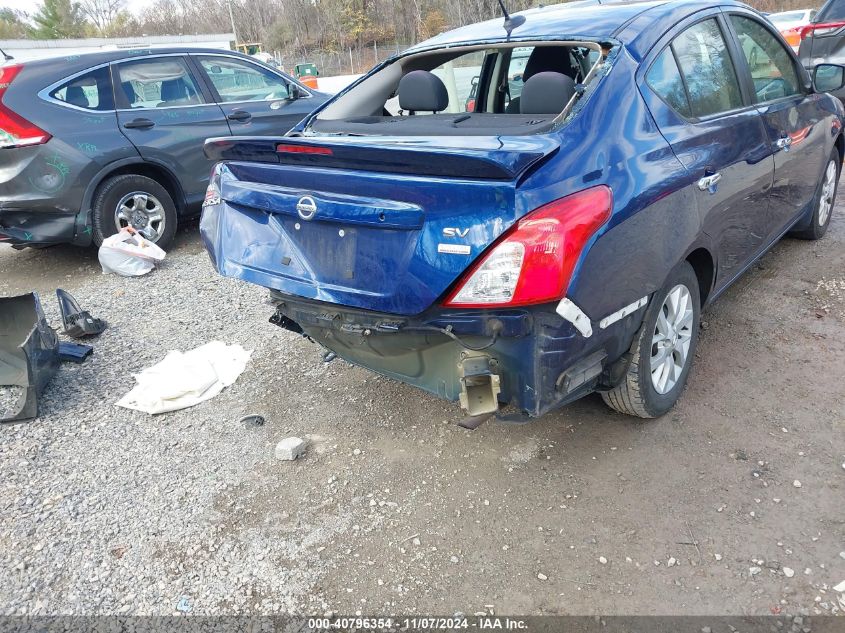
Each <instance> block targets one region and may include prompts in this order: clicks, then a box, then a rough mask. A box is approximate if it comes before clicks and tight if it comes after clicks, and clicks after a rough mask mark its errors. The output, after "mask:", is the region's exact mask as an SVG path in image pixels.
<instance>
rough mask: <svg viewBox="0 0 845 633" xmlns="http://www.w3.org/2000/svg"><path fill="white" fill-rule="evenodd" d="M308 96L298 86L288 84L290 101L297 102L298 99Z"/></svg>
mask: <svg viewBox="0 0 845 633" xmlns="http://www.w3.org/2000/svg"><path fill="white" fill-rule="evenodd" d="M304 96H306V94H305V92H303V90H302V88H300V87H299V86H297V85H296V84H288V101H296V100H297V99H299V98H301V97H304Z"/></svg>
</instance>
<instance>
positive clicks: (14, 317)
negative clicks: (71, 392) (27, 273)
mask: <svg viewBox="0 0 845 633" xmlns="http://www.w3.org/2000/svg"><path fill="white" fill-rule="evenodd" d="M58 367H59V339H58V337H56V332H55V331H54V330H53V328H51V327H50V326H49V324H48V323H47V319H46V317H45V316H44V311H43V310H42V309H41V302H40V301H39V299H38V295H36V294H35V293H30V294H27V295H21V296H19V297H3V298H0V387H3V388H6V389H8V390H9V392H10V393H12V394H14V393H15V391H17V392H19V395H18V396H17V398H16V402H15V403H14V404H12V405H11V413H9V414H6V415H0V422H13V421H18V420H28V419H31V418H34V417H35V416H36V415H38V397H39V396H40V395H41V393H42V392H43V391H44V388H45V387H46V386H47V383H48V382H50V379H51V378H52V377H53V375H54V374H55V373H56V370H57V369H58ZM9 388H12V389H9Z"/></svg>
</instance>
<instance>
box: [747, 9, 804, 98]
mask: <svg viewBox="0 0 845 633" xmlns="http://www.w3.org/2000/svg"><path fill="white" fill-rule="evenodd" d="M731 23H732V24H733V27H734V30H735V31H736V35H737V37H738V38H739V43H740V46H741V48H742V54H743V56H744V57H745V61H746V62H747V64H748V70H749V72H750V73H751V80H752V81H753V83H754V93H755V99H756V101H757V103H762V102H765V101H772V100H774V99H780V98H783V97H788V96H791V95H795V94H799V93H800V83H799V81H798V72H797V71H796V70H795V64H794V63H793V61H792V55H790V54H789V53H788V52H787V50H786V49H785V48H784V47H783V46H782V45H781V43H780V42H779V41H778V40H777V39H776V38H775V36H774V35H772V33H771V32H770V31H769V30H768V29H767V28H766V27H764V26H763V25H762V24H760V23H759V22H757V20H753V19H751V18H746V17H743V16H740V15H732V16H731Z"/></svg>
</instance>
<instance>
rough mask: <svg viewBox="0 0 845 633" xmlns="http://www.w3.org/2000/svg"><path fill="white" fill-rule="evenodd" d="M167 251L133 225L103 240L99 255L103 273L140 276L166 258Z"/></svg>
mask: <svg viewBox="0 0 845 633" xmlns="http://www.w3.org/2000/svg"><path fill="white" fill-rule="evenodd" d="M166 254H167V253H165V252H164V251H163V250H162V249H160V248H159V247H158V246H156V245H155V244H153V243H152V242H151V241H149V240H148V239H145V238H144V237H142V236H141V235H140V234H139V233H138V231H136V230H135V229H133V228H132V227H128V226H127V227H124V228H122V229H120V232H118V233H115V234H114V235H110V236H109V237H107V238H106V239H104V240H103V244H102V245H101V246H100V250H99V252H98V253H97V256H98V257H99V259H100V266H102V268H103V273H117V274H118V275H123V276H124V277H139V276H140V275H146V274H147V273H148V272H150V271H151V270H152V269H153V268H155V265H156V264H157V263H158V262H160V261H161V260H163V259H164V257H165V255H166Z"/></svg>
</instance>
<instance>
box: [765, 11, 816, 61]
mask: <svg viewBox="0 0 845 633" xmlns="http://www.w3.org/2000/svg"><path fill="white" fill-rule="evenodd" d="M816 13H818V10H817V9H799V10H796V11H782V12H781V13H772V14H770V15H768V16H767V17H768V18H769V21H770V22H771V23H772V24H774V25H775V26H776V27H777V30H778V31H780V33H781V35H783V37H784V39H786V41H787V43H788V44H789V45H790V46H791V47H792V48H793V49H794V50H795V52H796V53H797V52H798V47H799V46H800V45H801V28H802V27H805V26H807V25H808V24H809V23H810V22H812V21H813V18H814V17H816Z"/></svg>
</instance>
